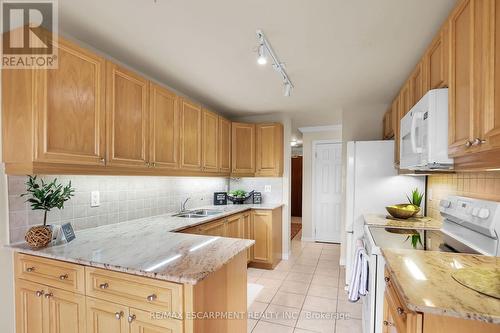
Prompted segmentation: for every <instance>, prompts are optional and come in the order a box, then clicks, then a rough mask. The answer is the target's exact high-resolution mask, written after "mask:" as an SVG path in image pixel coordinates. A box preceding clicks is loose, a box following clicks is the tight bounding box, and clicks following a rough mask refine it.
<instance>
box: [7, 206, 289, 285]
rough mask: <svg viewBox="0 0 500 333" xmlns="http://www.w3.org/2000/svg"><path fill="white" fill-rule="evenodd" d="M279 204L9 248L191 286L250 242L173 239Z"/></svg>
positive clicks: (142, 222) (124, 225)
mask: <svg viewBox="0 0 500 333" xmlns="http://www.w3.org/2000/svg"><path fill="white" fill-rule="evenodd" d="M281 206H282V204H264V205H254V204H252V205H227V206H205V207H200V208H210V209H217V210H222V211H223V212H222V213H220V214H217V215H212V216H209V217H205V218H181V217H175V216H172V214H164V215H158V216H153V217H148V218H142V219H137V220H132V221H126V222H121V223H116V224H111V225H105V226H101V227H97V228H91V229H85V230H81V231H77V232H76V239H75V240H73V241H71V242H70V243H65V244H61V245H54V246H49V247H46V248H44V249H40V250H32V249H31V248H29V246H28V245H27V244H26V243H22V244H14V245H11V246H10V248H12V249H13V250H14V251H17V252H22V253H26V254H31V255H36V256H40V257H46V258H51V259H57V260H63V261H67V262H73V263H77V264H82V265H86V266H92V267H99V268H105V269H109V270H113V271H119V272H125V273H130V274H135V275H142V276H147V277H151V278H155V279H160V280H166V281H171V282H178V283H188V284H196V283H197V282H199V281H201V280H203V279H204V278H205V277H207V276H208V275H209V274H210V273H212V272H215V271H217V270H219V269H220V268H221V267H222V266H223V265H224V264H226V263H227V262H228V261H230V260H231V259H232V258H234V257H235V256H236V255H237V254H239V253H240V252H242V251H244V250H246V249H247V248H249V247H250V246H252V245H253V244H254V243H255V241H253V240H245V239H238V238H226V237H212V236H202V235H192V234H183V233H177V232H175V231H179V230H182V229H185V228H188V227H192V226H196V225H200V224H203V223H207V222H210V221H212V220H217V219H220V218H223V217H226V216H229V215H232V214H236V213H239V212H243V211H247V210H249V209H275V208H279V207H281Z"/></svg>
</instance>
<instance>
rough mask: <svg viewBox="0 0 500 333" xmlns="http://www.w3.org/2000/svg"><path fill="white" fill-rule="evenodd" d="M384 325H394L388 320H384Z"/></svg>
mask: <svg viewBox="0 0 500 333" xmlns="http://www.w3.org/2000/svg"><path fill="white" fill-rule="evenodd" d="M384 326H394V324H393V323H391V322H390V321H387V320H384Z"/></svg>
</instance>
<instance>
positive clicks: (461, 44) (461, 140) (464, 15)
mask: <svg viewBox="0 0 500 333" xmlns="http://www.w3.org/2000/svg"><path fill="white" fill-rule="evenodd" d="M473 6H474V0H466V1H462V3H461V4H460V5H459V6H458V7H457V8H456V9H455V11H454V12H453V13H452V15H451V17H450V22H449V28H450V38H451V52H450V55H451V59H450V61H451V66H450V71H451V73H450V89H449V131H448V135H449V153H450V155H452V156H459V155H462V154H465V153H467V150H468V148H469V147H468V146H469V145H470V144H469V143H468V142H469V141H470V140H471V137H472V135H473V122H472V119H473V113H474V112H473V108H474V106H473V101H474V99H473V92H474V90H473V85H472V81H473V66H474V55H473V54H474V53H473V50H474V45H475V44H474V42H475V39H476V38H475V36H474V35H475V33H474V32H475V31H474V30H475V29H474V8H473Z"/></svg>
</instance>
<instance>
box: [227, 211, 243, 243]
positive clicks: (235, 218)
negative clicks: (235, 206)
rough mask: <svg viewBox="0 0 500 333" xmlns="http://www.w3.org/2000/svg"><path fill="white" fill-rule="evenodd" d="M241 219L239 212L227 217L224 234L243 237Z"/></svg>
mask: <svg viewBox="0 0 500 333" xmlns="http://www.w3.org/2000/svg"><path fill="white" fill-rule="evenodd" d="M243 227H244V226H243V219H242V216H241V215H240V214H237V215H232V216H230V217H228V218H227V224H226V235H227V237H232V238H243V232H244V230H243Z"/></svg>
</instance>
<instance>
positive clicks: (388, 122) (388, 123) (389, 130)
mask: <svg viewBox="0 0 500 333" xmlns="http://www.w3.org/2000/svg"><path fill="white" fill-rule="evenodd" d="M392 123H393V119H392V107H391V108H389V110H387V111H386V113H385V114H384V120H383V129H384V133H383V138H384V140H389V139H392V138H393V137H394V130H393V127H392Z"/></svg>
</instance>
